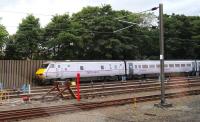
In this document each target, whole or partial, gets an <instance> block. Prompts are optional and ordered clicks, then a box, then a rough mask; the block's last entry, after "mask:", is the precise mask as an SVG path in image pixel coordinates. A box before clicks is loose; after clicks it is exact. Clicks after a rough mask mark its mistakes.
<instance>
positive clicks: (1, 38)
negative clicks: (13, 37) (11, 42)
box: [0, 25, 8, 59]
mask: <svg viewBox="0 0 200 122" xmlns="http://www.w3.org/2000/svg"><path fill="white" fill-rule="evenodd" d="M7 39H8V32H7V31H6V29H5V27H4V26H3V25H0V59H2V58H3V56H4V53H3V52H4V48H5V44H6V41H7Z"/></svg>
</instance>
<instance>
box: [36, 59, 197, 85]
mask: <svg viewBox="0 0 200 122" xmlns="http://www.w3.org/2000/svg"><path fill="white" fill-rule="evenodd" d="M164 72H165V73H168V74H170V73H188V74H193V75H194V74H195V75H199V74H200V73H199V72H200V60H165V62H164ZM77 73H80V76H81V78H94V77H96V78H97V77H98V78H100V79H105V78H107V77H117V78H118V79H120V78H122V77H126V78H127V79H133V78H134V77H136V76H145V75H151V74H152V75H153V74H157V75H159V73H160V61H159V60H84V61H81V60H78V61H75V60H74V61H73V60H71V61H69V60H65V61H47V62H44V63H43V64H42V65H41V67H40V68H39V69H38V70H37V71H36V77H37V79H40V80H42V81H44V82H45V81H47V80H51V81H54V80H67V79H68V80H71V79H75V78H76V76H77Z"/></svg>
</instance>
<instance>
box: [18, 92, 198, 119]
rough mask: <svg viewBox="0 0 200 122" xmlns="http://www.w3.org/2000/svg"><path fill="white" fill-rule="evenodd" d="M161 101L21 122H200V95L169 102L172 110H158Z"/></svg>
mask: <svg viewBox="0 0 200 122" xmlns="http://www.w3.org/2000/svg"><path fill="white" fill-rule="evenodd" d="M159 102H160V101H154V102H147V103H138V104H137V103H136V104H129V105H123V106H115V107H107V108H100V109H95V110H90V111H80V112H73V113H64V114H60V115H52V116H49V117H42V118H35V119H29V120H22V121H21V122H191V121H192V122H199V121H200V95H195V96H188V97H182V98H176V99H170V100H167V102H168V103H172V104H173V107H171V108H157V107H155V106H154V104H156V103H159Z"/></svg>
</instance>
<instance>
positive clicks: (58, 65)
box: [56, 64, 62, 78]
mask: <svg viewBox="0 0 200 122" xmlns="http://www.w3.org/2000/svg"><path fill="white" fill-rule="evenodd" d="M56 78H62V69H61V65H60V64H57V66H56Z"/></svg>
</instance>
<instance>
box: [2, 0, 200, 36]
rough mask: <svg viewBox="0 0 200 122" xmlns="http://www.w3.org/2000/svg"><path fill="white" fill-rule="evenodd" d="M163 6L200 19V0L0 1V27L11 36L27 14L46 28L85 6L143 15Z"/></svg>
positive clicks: (168, 10)
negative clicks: (54, 19) (107, 6)
mask: <svg viewBox="0 0 200 122" xmlns="http://www.w3.org/2000/svg"><path fill="white" fill-rule="evenodd" d="M159 3H163V8H164V13H166V14H172V13H176V14H184V15H188V16H200V0H0V17H1V18H2V19H1V20H0V24H2V25H4V26H5V27H6V30H7V31H8V32H9V34H14V33H15V32H16V30H17V26H18V25H19V23H21V21H22V19H23V18H25V17H26V16H27V15H28V14H30V13H31V14H33V15H34V16H36V17H38V18H39V19H40V23H41V25H42V27H45V25H47V23H48V22H50V20H51V18H52V16H53V15H55V14H64V13H69V14H70V15H71V14H72V13H76V12H78V11H81V9H82V8H83V7H86V6H102V5H104V4H110V5H111V6H112V8H113V9H114V10H128V11H131V12H140V11H144V10H148V9H151V8H152V7H155V6H158V5H159Z"/></svg>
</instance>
